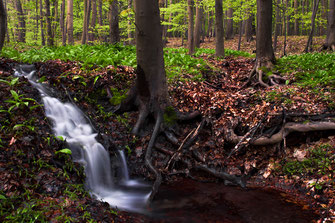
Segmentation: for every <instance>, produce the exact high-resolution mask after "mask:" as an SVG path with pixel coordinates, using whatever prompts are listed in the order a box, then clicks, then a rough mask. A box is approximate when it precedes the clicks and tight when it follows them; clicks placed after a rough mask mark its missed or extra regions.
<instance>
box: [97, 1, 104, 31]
mask: <svg viewBox="0 0 335 223" xmlns="http://www.w3.org/2000/svg"><path fill="white" fill-rule="evenodd" d="M98 1H99V4H98V9H99V25H100V26H102V25H103V22H102V20H103V19H102V0H98Z"/></svg>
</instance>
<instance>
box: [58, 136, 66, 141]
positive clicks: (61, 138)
mask: <svg viewBox="0 0 335 223" xmlns="http://www.w3.org/2000/svg"><path fill="white" fill-rule="evenodd" d="M56 138H57V139H59V140H61V141H64V138H63V136H57V137H56Z"/></svg>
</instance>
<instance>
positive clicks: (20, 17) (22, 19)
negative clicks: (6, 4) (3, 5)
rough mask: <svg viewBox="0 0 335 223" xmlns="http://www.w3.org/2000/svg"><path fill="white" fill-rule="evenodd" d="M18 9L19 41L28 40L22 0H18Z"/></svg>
mask: <svg viewBox="0 0 335 223" xmlns="http://www.w3.org/2000/svg"><path fill="white" fill-rule="evenodd" d="M15 3H16V11H17V17H18V20H19V24H18V30H19V31H18V35H17V37H18V39H17V41H18V42H23V43H24V42H26V21H25V16H24V13H23V10H22V5H21V1H20V0H16V2H15Z"/></svg>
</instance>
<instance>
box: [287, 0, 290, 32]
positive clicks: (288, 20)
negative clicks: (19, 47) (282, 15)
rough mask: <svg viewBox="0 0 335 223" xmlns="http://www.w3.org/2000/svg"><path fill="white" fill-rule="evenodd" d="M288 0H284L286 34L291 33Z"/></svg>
mask: <svg viewBox="0 0 335 223" xmlns="http://www.w3.org/2000/svg"><path fill="white" fill-rule="evenodd" d="M289 3H290V0H286V12H287V13H286V34H287V35H288V36H290V35H291V26H290V17H291V16H290V14H289V8H290V4H289Z"/></svg>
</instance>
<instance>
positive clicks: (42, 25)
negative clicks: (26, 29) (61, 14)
mask: <svg viewBox="0 0 335 223" xmlns="http://www.w3.org/2000/svg"><path fill="white" fill-rule="evenodd" d="M43 17H44V15H43V3H42V0H40V22H41V41H42V46H44V45H45V36H44V18H43Z"/></svg>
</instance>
